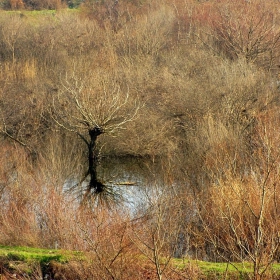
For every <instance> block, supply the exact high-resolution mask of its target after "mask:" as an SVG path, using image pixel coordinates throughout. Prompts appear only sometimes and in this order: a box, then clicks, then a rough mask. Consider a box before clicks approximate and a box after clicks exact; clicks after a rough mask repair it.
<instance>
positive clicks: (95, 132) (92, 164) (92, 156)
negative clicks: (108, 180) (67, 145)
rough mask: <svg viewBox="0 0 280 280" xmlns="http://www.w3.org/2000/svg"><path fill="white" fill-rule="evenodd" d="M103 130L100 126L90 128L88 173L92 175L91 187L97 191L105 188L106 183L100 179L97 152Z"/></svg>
mask: <svg viewBox="0 0 280 280" xmlns="http://www.w3.org/2000/svg"><path fill="white" fill-rule="evenodd" d="M102 133H103V131H102V130H101V129H100V128H99V127H95V128H93V129H91V130H89V135H90V142H89V144H88V173H89V175H90V182H89V189H94V191H95V192H96V193H100V192H102V191H103V190H104V185H103V184H102V183H101V182H99V181H98V179H97V174H96V168H97V163H98V156H97V154H96V149H95V144H96V139H97V137H98V136H99V135H100V134H102Z"/></svg>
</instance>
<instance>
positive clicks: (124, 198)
mask: <svg viewBox="0 0 280 280" xmlns="http://www.w3.org/2000/svg"><path fill="white" fill-rule="evenodd" d="M161 173H162V169H161V166H160V164H158V163H156V162H154V161H153V162H152V161H151V160H150V159H149V158H134V157H113V158H103V159H102V160H101V161H100V164H99V166H98V168H97V177H98V180H99V181H100V182H102V183H103V184H104V185H105V186H106V188H105V189H104V192H102V193H100V194H98V195H97V194H96V193H94V191H92V192H91V190H90V189H89V188H88V185H89V178H86V180H84V181H83V182H82V183H81V184H79V183H78V179H77V180H76V182H73V180H71V181H69V182H68V183H66V184H65V186H64V189H65V190H66V191H67V192H69V193H71V194H72V195H74V196H75V197H76V198H77V199H78V201H79V202H81V203H85V202H86V203H91V204H92V205H93V206H97V205H99V204H108V205H107V206H111V205H113V204H115V205H118V206H120V205H121V207H124V208H125V209H128V210H129V212H130V213H131V214H132V215H134V214H136V211H139V209H142V210H143V211H144V209H145V208H146V207H148V204H149V200H150V199H151V197H152V196H153V197H155V195H153V194H152V192H154V189H153V187H151V186H154V185H155V184H157V185H158V184H160V182H161V180H162V174H161Z"/></svg>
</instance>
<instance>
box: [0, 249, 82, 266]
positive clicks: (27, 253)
mask: <svg viewBox="0 0 280 280" xmlns="http://www.w3.org/2000/svg"><path fill="white" fill-rule="evenodd" d="M0 257H4V258H6V259H8V260H13V261H25V262H30V261H36V262H39V263H48V262H50V261H52V260H55V261H57V262H60V263H65V262H67V261H69V260H71V259H75V258H79V259H81V258H83V254H82V253H81V252H74V251H73V252H72V251H71V252H70V251H64V250H49V249H39V248H31V247H14V246H13V247H12V246H1V245H0Z"/></svg>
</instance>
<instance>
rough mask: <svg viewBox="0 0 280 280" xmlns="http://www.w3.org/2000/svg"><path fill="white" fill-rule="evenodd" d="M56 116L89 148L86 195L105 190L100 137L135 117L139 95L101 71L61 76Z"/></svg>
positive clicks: (116, 129) (56, 97)
mask: <svg viewBox="0 0 280 280" xmlns="http://www.w3.org/2000/svg"><path fill="white" fill-rule="evenodd" d="M52 108H53V118H54V120H55V122H56V123H57V124H58V125H59V126H60V127H63V128H65V129H66V130H69V131H72V132H73V133H76V134H77V135H78V136H79V137H80V138H81V139H82V140H83V141H84V143H85V144H86V146H87V150H88V170H87V172H86V174H85V176H84V178H83V179H82V180H81V183H82V182H83V181H84V180H85V179H86V178H87V177H88V176H89V177H90V181H89V184H88V187H87V192H86V196H87V195H88V194H90V192H91V191H92V190H93V192H94V193H95V194H100V193H102V192H103V191H104V190H105V189H106V188H105V185H104V184H103V183H102V182H100V181H99V180H98V178H97V174H96V168H97V164H98V159H99V152H98V150H97V147H96V142H97V138H98V137H99V136H100V135H102V134H104V133H107V134H110V135H115V133H116V132H117V131H118V130H120V129H123V128H124V126H125V124H126V123H128V122H131V121H133V120H134V119H135V118H136V116H137V113H138V111H139V108H140V105H139V103H138V100H137V98H134V99H133V97H132V96H130V93H129V88H125V87H124V86H123V85H122V84H120V83H119V82H118V81H117V80H116V79H115V78H114V77H110V76H109V74H104V73H101V72H99V71H97V72H93V71H91V70H89V72H87V73H85V72H78V71H77V68H76V69H74V70H73V72H72V73H71V75H69V74H66V76H65V78H64V79H62V82H61V88H60V89H59V90H58V92H57V94H56V95H55V96H54V98H53V106H52Z"/></svg>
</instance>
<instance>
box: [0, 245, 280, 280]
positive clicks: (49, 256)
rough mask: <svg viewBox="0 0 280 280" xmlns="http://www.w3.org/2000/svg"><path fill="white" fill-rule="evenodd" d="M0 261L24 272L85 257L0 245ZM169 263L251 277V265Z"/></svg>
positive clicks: (276, 271)
mask: <svg viewBox="0 0 280 280" xmlns="http://www.w3.org/2000/svg"><path fill="white" fill-rule="evenodd" d="M0 259H2V260H5V261H6V262H8V264H9V267H11V268H13V266H16V265H17V264H16V263H24V264H26V265H27V267H26V271H28V269H30V265H32V264H34V263H39V264H40V265H41V267H44V266H45V265H48V264H49V263H50V262H51V261H55V262H56V263H61V264H64V263H67V262H69V261H71V260H79V261H82V260H86V256H85V254H84V253H83V252H79V251H66V250H53V249H43V248H33V247H23V246H3V245H0ZM171 263H172V265H173V266H174V267H176V268H177V269H181V270H184V269H186V268H187V267H189V266H193V267H197V268H198V269H199V271H200V272H201V273H202V275H204V276H205V277H206V278H205V279H208V278H209V279H248V278H249V275H250V274H251V275H252V272H253V266H252V264H250V263H247V262H244V263H233V264H229V263H215V262H206V261H199V260H189V259H172V262H171ZM28 265H29V266H28ZM270 272H271V273H272V274H273V275H277V276H279V275H280V264H273V265H272V268H271V270H270ZM225 275H227V276H225ZM213 277H214V278H213Z"/></svg>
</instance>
